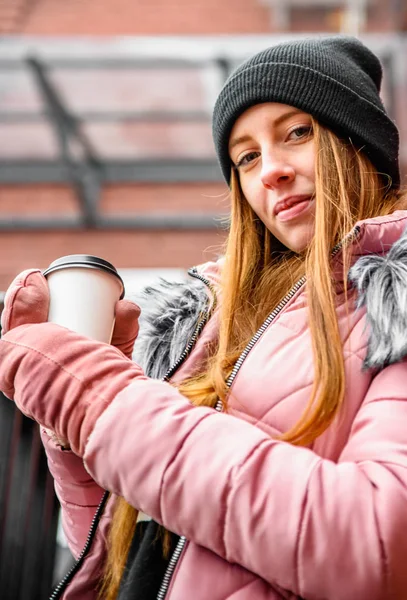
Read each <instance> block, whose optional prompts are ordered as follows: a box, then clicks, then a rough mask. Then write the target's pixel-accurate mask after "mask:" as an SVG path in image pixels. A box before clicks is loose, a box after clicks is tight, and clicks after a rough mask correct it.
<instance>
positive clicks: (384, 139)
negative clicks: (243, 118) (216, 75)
mask: <svg viewBox="0 0 407 600" xmlns="http://www.w3.org/2000/svg"><path fill="white" fill-rule="evenodd" d="M381 81H382V67H381V64H380V62H379V59H378V58H377V57H376V56H375V54H373V52H371V51H370V50H369V49H368V48H367V47H366V46H364V45H363V44H362V43H361V42H360V41H359V40H357V39H356V38H353V37H346V36H336V37H329V38H314V39H305V40H299V41H298V40H296V41H290V42H284V43H281V44H278V45H276V46H272V47H271V48H267V49H266V50H264V51H262V52H259V53H258V54H256V55H255V56H253V57H251V58H250V59H249V60H247V61H246V62H244V63H243V64H242V65H240V66H239V67H238V68H237V69H236V71H235V72H234V73H232V75H231V76H230V77H229V78H228V80H227V81H226V83H225V85H224V87H223V89H222V90H221V92H220V94H219V97H218V99H217V101H216V104H215V108H214V112H213V123H212V127H213V138H214V142H215V148H216V152H217V155H218V160H219V163H220V166H221V169H222V173H223V175H224V177H225V179H226V181H227V183H228V184H229V182H230V174H231V161H230V157H229V152H228V143H229V136H230V132H231V130H232V127H233V124H234V123H235V121H236V119H237V118H238V117H239V116H240V115H241V114H242V113H243V112H244V111H245V110H246V109H247V108H249V107H250V106H253V105H255V104H260V103H262V102H281V103H282V104H288V105H290V106H294V107H295V108H298V109H300V110H303V111H304V112H307V113H309V114H311V115H312V116H313V117H315V118H316V119H317V120H318V121H319V122H320V123H321V124H323V125H325V126H326V127H328V128H329V129H331V130H332V131H333V132H334V133H336V135H338V136H339V137H340V138H342V139H344V140H351V141H352V143H353V144H354V145H355V146H356V147H357V148H359V149H361V150H362V151H363V152H364V153H365V154H366V155H367V156H368V158H369V159H370V160H371V162H372V163H373V165H374V166H375V167H376V169H377V170H378V171H379V172H380V173H384V174H386V175H388V176H389V177H391V180H392V186H393V187H396V188H397V187H399V185H400V172H399V164H398V152H399V135H398V130H397V127H396V125H395V124H394V123H393V121H392V120H391V119H390V117H389V116H388V115H387V114H386V111H385V109H384V106H383V103H382V101H381V99H380V96H379V92H380V85H381Z"/></svg>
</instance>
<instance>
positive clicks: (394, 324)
mask: <svg viewBox="0 0 407 600" xmlns="http://www.w3.org/2000/svg"><path fill="white" fill-rule="evenodd" d="M349 279H350V280H351V281H352V282H353V283H354V284H355V286H356V287H357V289H358V291H359V298H358V303H357V305H358V307H362V306H366V310H367V322H368V325H369V328H370V332H369V343H368V352H367V355H366V358H365V361H364V367H365V368H372V367H373V368H380V367H384V366H386V365H389V364H392V363H395V362H398V361H400V360H401V359H402V358H404V357H405V356H406V355H407V235H406V233H404V234H403V235H402V236H401V237H400V239H399V240H398V241H397V242H395V244H393V246H392V247H391V249H390V251H389V252H388V254H387V255H386V256H377V255H370V256H363V257H361V258H359V260H358V261H357V262H356V263H355V265H354V266H353V267H352V268H351V270H350V272H349Z"/></svg>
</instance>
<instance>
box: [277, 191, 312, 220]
mask: <svg viewBox="0 0 407 600" xmlns="http://www.w3.org/2000/svg"><path fill="white" fill-rule="evenodd" d="M311 198H312V196H311V195H308V194H301V195H297V196H287V198H283V199H282V200H279V202H277V204H276V205H275V207H274V214H275V215H278V214H279V213H281V212H282V211H284V210H288V209H289V208H291V207H292V206H294V205H295V204H299V203H300V202H305V201H308V200H311Z"/></svg>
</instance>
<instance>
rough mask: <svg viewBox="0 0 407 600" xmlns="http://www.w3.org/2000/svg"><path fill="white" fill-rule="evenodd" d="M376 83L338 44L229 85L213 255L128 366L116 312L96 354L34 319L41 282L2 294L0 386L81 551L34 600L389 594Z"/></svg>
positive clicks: (395, 290)
mask: <svg viewBox="0 0 407 600" xmlns="http://www.w3.org/2000/svg"><path fill="white" fill-rule="evenodd" d="M380 83H381V67H380V63H379V61H378V59H377V58H376V56H374V55H373V54H372V53H371V52H370V50H368V49H367V48H366V47H365V46H364V45H362V44H361V43H360V42H359V41H357V40H356V39H353V38H345V37H335V38H328V39H324V38H316V39H309V40H305V41H293V42H288V43H283V44H281V45H278V46H275V47H272V48H269V49H267V50H265V51H264V52H261V53H260V54H257V55H256V56H254V57H252V58H251V59H249V60H248V61H247V62H246V63H244V64H243V65H242V66H240V67H239V68H238V69H237V71H236V72H235V73H234V74H233V75H232V76H231V77H230V78H229V80H228V81H227V83H226V84H225V86H224V88H223V90H222V91H221V93H220V96H219V98H218V101H217V103H216V106H215V110H214V118H213V132H214V140H215V147H216V150H217V154H218V157H219V162H220V165H221V168H222V171H223V173H224V175H225V178H226V180H227V181H228V183H230V188H231V202H232V210H231V221H230V233H229V237H228V241H227V245H226V248H225V254H224V256H223V258H222V259H221V260H219V261H218V262H217V263H210V264H206V265H203V266H200V267H198V268H195V269H192V270H191V271H190V275H191V281H190V282H189V283H185V284H177V285H171V284H165V285H164V284H163V285H162V286H161V287H160V286H159V287H158V288H157V289H150V290H149V291H148V292H147V297H148V302H146V309H145V310H144V311H143V310H142V316H143V315H144V321H141V325H140V335H139V337H138V340H137V344H136V351H135V355H134V357H135V358H136V361H135V362H132V361H131V360H129V358H130V356H131V354H132V346H133V341H134V339H135V337H137V332H138V321H137V317H138V310H137V308H136V307H135V306H134V305H132V304H131V303H128V302H126V301H121V302H119V304H118V305H117V319H116V330H115V333H114V337H113V346H116V347H112V346H109V345H105V344H101V343H99V342H95V341H92V340H89V339H86V338H84V337H82V336H81V335H78V334H76V333H74V332H71V331H69V330H67V329H64V328H62V327H60V326H57V325H54V324H50V323H45V322H44V321H45V320H46V318H47V310H48V306H47V303H48V291H47V285H46V282H45V280H44V278H43V276H42V274H41V273H40V272H39V271H36V270H30V271H27V272H25V273H23V274H22V275H20V276H19V277H18V278H17V279H16V280H15V282H13V284H12V285H11V287H10V289H9V291H8V293H7V296H6V306H5V310H4V312H3V315H2V323H3V332H4V333H3V338H2V340H1V342H0V389H1V390H2V391H3V392H4V393H5V394H6V395H7V396H8V397H9V398H11V399H14V401H15V402H16V404H17V406H18V407H19V408H20V409H21V410H22V411H23V412H24V413H25V414H26V415H28V416H30V417H32V418H33V419H35V420H36V421H38V423H39V424H40V425H41V426H42V428H43V429H42V436H43V440H44V445H45V448H46V451H47V453H48V458H49V467H50V470H51V471H52V473H53V475H54V477H55V485H56V490H57V493H58V495H59V498H60V501H61V505H62V509H63V523H64V527H65V531H66V534H67V537H68V540H69V543H70V546H71V549H72V551H73V553H74V555H75V556H76V557H79V560H78V563H77V564H76V566H75V568H74V569H73V570H72V571H71V572H70V574H68V576H67V577H66V578H65V580H64V582H63V583H62V584H61V586H60V587H59V588H58V589H57V590H56V592H55V593H54V594H53V596H52V598H54V599H56V598H63V599H64V600H96V599H97V598H103V599H108V600H113V599H115V598H118V599H120V600H129V599H134V598H137V599H138V600H150V599H153V598H157V599H163V598H166V599H167V600H187V599H193V600H208V599H209V598H210V599H211V600H225V599H227V600H253V599H254V598H255V599H256V600H263V599H264V600H266V599H267V600H277V599H278V600H281V599H289V598H290V599H293V598H303V599H306V600H322V599H324V600H327V599H329V600H349V599H358V600H390V599H392V600H402V599H404V598H406V597H407V570H406V568H405V564H406V561H407V365H406V363H405V361H404V356H405V354H406V353H407V327H406V325H407V302H406V298H407V237H406V235H405V234H404V229H405V226H406V224H407V211H404V210H402V209H403V208H404V206H405V205H406V198H405V197H403V195H402V193H401V191H400V174H399V167H398V133H397V129H396V127H395V125H394V123H393V122H392V121H391V119H390V118H389V117H388V115H387V114H386V112H385V110H384V108H383V105H382V103H381V100H380V98H379V91H380ZM139 365H142V366H139ZM45 429H47V430H50V431H51V432H53V433H52V434H51V435H50V434H49V433H47V432H46V431H45ZM105 490H107V492H105ZM96 509H97V511H96ZM95 511H96V516H95V517H94V513H95ZM89 531H90V533H89V535H88V532H89Z"/></svg>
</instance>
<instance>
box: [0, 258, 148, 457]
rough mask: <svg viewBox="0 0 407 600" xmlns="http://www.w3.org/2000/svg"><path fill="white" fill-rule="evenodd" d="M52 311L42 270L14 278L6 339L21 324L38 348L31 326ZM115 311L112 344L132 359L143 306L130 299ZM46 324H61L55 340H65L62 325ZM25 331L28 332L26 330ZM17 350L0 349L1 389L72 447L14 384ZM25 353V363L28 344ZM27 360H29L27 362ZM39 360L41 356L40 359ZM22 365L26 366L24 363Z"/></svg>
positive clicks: (7, 305) (8, 298)
mask: <svg viewBox="0 0 407 600" xmlns="http://www.w3.org/2000/svg"><path fill="white" fill-rule="evenodd" d="M48 310H49V290H48V284H47V281H46V279H45V277H44V276H43V275H42V273H41V271H40V270H38V269H30V270H26V271H23V272H22V273H21V274H20V275H18V276H17V277H16V278H15V279H14V281H13V282H12V284H11V285H10V287H9V288H8V290H7V292H6V295H5V302H4V310H3V312H2V315H1V324H2V336H3V339H4V340H5V341H8V340H9V338H10V337H11V338H13V337H15V336H14V334H13V330H14V329H15V328H17V327H18V328H20V329H21V331H19V334H18V337H19V339H20V338H21V335H22V336H23V340H27V344H30V345H32V346H33V347H34V346H35V343H33V342H36V341H37V340H36V339H35V337H34V338H33V336H32V335H31V336H30V331H29V330H30V329H31V327H30V325H31V324H40V323H45V322H46V320H47V317H48ZM115 312H116V321H115V327H114V331H113V337H112V344H113V345H115V346H116V347H117V348H118V349H119V350H120V351H121V352H122V353H123V354H124V355H125V356H126V357H127V358H131V354H132V350H133V345H134V341H135V339H136V337H137V334H138V316H139V314H140V309H139V307H138V306H137V305H136V304H134V303H133V302H130V301H128V300H119V301H118V302H117V304H116V309H115ZM20 326H22V327H20ZM44 327H45V329H44V331H45V332H48V330H49V329H48V327H51V328H52V327H57V329H58V330H59V333H58V336H57V339H56V340H55V341H56V342H57V343H59V342H60V343H62V337H63V336H64V335H65V333H63V331H64V328H59V327H58V326H53V325H51V324H46V325H45V324H44ZM24 330H26V331H25V332H24ZM16 333H17V332H16ZM69 333H71V332H68V331H67V334H69ZM75 335H76V334H75ZM45 337H46V335H45ZM79 338H80V339H83V338H82V336H79ZM28 340H29V342H28ZM38 341H40V340H38ZM42 341H44V342H45V341H46V340H45V339H44V340H42ZM50 341H52V340H50ZM85 343H86V339H85ZM103 346H104V345H103ZM48 347H49V344H48ZM32 349H33V348H32ZM15 350H16V349H14V352H12V350H11V347H10V346H7V344H6V345H5V344H2V348H1V352H0V354H1V355H2V363H1V365H0V389H1V390H2V391H3V392H4V393H5V394H6V395H7V396H8V397H9V398H10V399H15V400H16V404H17V405H18V406H19V408H20V409H21V411H22V412H23V413H25V414H26V415H27V416H29V417H31V418H33V419H35V420H36V421H37V422H38V423H40V424H41V425H43V427H44V428H45V429H46V430H47V432H48V434H49V435H51V436H52V437H53V438H54V439H55V440H56V441H57V443H59V444H60V445H61V446H62V447H64V448H67V447H69V444H70V442H69V439H68V437H67V436H65V435H63V434H62V431H60V433H54V432H55V431H57V430H56V429H55V427H54V426H51V425H50V424H47V423H46V420H47V419H46V417H45V415H42V414H41V411H39V412H38V410H37V409H38V408H39V406H37V407H36V406H35V405H34V404H33V403H30V408H29V407H28V405H27V403H26V402H25V399H24V398H26V396H25V394H23V396H20V393H19V389H17V388H18V386H17V387H16V386H15V384H14V382H13V383H11V381H10V367H11V366H12V364H11V363H12V362H13V361H10V360H8V357H11V355H12V354H13V355H14V360H15V359H16V352H15ZM21 353H22V354H21V361H22V363H24V362H25V364H27V361H28V358H27V356H28V354H29V348H28V346H27V348H26V350H23V349H21ZM57 353H58V352H57V349H55V353H54V354H57ZM52 354H53V353H52V352H51V353H50V356H49V357H50V358H51V357H52ZM43 358H45V357H43ZM23 359H25V361H24V360H23ZM38 360H40V359H39V358H38ZM31 362H32V361H31ZM16 366H17V364H14V367H16ZM21 366H23V364H22V365H21ZM33 367H34V366H33ZM137 369H138V370H139V368H138V367H137ZM11 371H13V369H11ZM24 372H25V371H24ZM18 373H21V369H20V370H16V371H15V373H14V377H16V376H17V375H18ZM11 376H12V377H13V374H11ZM27 376H28V377H29V378H31V379H33V381H32V384H33V385H35V377H34V372H33V373H31V376H30V375H29V373H28V372H27ZM38 376H40V374H38ZM30 383H31V382H30ZM37 383H38V386H37V389H39V388H40V387H41V384H42V383H43V382H40V381H39V380H38V381H37ZM35 397H36V398H37V401H38V403H40V402H41V399H40V398H39V397H38V394H37V395H36V396H35ZM26 399H27V398H26Z"/></svg>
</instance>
